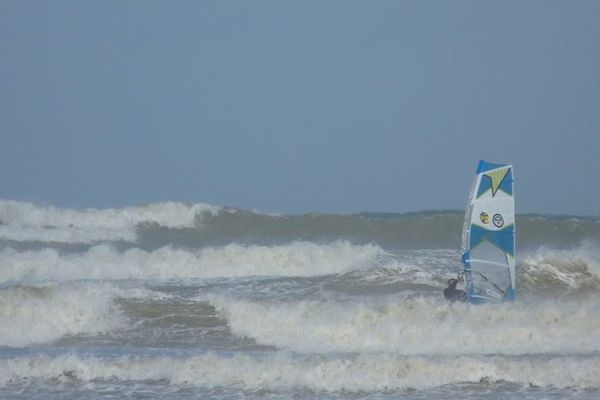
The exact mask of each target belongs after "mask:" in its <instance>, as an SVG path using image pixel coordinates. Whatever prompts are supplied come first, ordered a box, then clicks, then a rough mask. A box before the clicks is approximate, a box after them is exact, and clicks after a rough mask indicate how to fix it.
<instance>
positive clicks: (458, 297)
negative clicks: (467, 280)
mask: <svg viewBox="0 0 600 400" xmlns="http://www.w3.org/2000/svg"><path fill="white" fill-rule="evenodd" d="M460 277H461V275H460V274H459V276H458V278H460ZM458 282H459V280H458V279H457V278H450V279H448V287H447V288H446V289H444V297H445V298H446V300H448V302H450V303H454V302H455V301H462V302H466V301H467V300H468V296H467V293H466V292H465V291H464V290H460V289H457V288H456V285H458Z"/></svg>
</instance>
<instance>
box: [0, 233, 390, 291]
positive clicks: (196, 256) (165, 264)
mask: <svg viewBox="0 0 600 400" xmlns="http://www.w3.org/2000/svg"><path fill="white" fill-rule="evenodd" d="M389 259H390V258H389V256H388V254H387V253H386V252H385V251H383V250H382V249H381V248H380V247H378V246H376V245H352V244H351V243H349V242H346V241H336V242H333V243H330V244H315V243H309V242H294V243H291V244H288V245H280V246H245V245H238V244H229V245H227V246H223V247H217V248H204V249H198V250H185V249H176V248H173V247H171V246H167V247H163V248H161V249H158V250H155V251H145V250H141V249H138V248H131V249H128V250H126V251H124V252H120V251H118V250H116V249H114V248H113V247H111V246H109V245H97V246H94V247H92V248H91V249H90V250H88V251H87V252H84V253H72V254H62V253H60V252H59V251H57V250H54V249H44V250H41V251H24V252H19V251H16V250H14V249H4V250H2V251H0V271H1V275H0V277H1V278H0V280H1V282H2V283H15V282H35V281H43V280H53V281H65V280H79V279H179V278H215V277H240V276H270V275H273V276H321V275H327V274H336V273H341V272H345V271H353V270H360V269H365V268H370V267H374V266H377V265H381V264H382V263H385V262H388V261H389Z"/></svg>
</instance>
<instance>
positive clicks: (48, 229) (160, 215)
mask: <svg viewBox="0 0 600 400" xmlns="http://www.w3.org/2000/svg"><path fill="white" fill-rule="evenodd" d="M219 211H221V208H220V207H215V206H210V205H207V204H183V203H177V202H165V203H154V204H149V205H146V206H139V207H126V208H109V209H100V210H99V209H85V210H73V209H68V208H56V207H42V206H36V205H33V204H31V203H25V202H18V201H6V200H0V239H3V240H12V241H32V242H35V241H38V242H56V243H93V242H99V241H120V240H122V241H129V242H135V241H136V239H137V233H136V227H137V226H138V225H140V224H156V225H158V226H162V227H165V228H172V229H174V228H191V227H194V226H195V224H196V219H197V217H199V216H202V215H204V214H207V215H212V214H216V213H218V212H219Z"/></svg>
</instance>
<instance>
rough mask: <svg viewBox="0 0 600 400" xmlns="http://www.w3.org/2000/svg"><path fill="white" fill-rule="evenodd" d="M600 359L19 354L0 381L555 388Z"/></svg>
mask: <svg viewBox="0 0 600 400" xmlns="http://www.w3.org/2000/svg"><path fill="white" fill-rule="evenodd" d="M598 371H600V357H598V356H587V357H576V356H543V357H530V358H520V357H510V356H490V357H481V356H474V357H467V356H462V357H453V358H443V357H418V356H409V357H405V356H396V355H386V354H378V355H354V356H348V357H339V356H338V357H333V356H331V357H328V356H307V357H294V356H292V355H290V354H286V353H280V354H275V355H273V354H268V355H264V354H263V355H260V354H236V355H233V356H231V355H219V354H216V353H207V354H203V355H198V356H192V357H188V358H177V357H169V356H155V357H120V358H116V359H114V358H110V359H107V358H97V357H93V356H82V355H74V354H73V355H62V356H58V357H50V356H44V355H39V356H26V357H19V358H8V359H0V384H1V385H3V386H8V385H15V384H18V383H19V382H22V381H31V380H41V381H47V382H50V383H53V384H56V383H59V382H63V383H67V382H73V381H83V382H93V381H107V380H116V381H129V382H131V381H145V382H149V381H150V382H152V381H161V382H162V381H167V382H168V383H169V384H178V385H190V386H201V387H209V388H219V387H230V388H239V389H244V390H255V391H257V390H269V391H282V390H295V389H309V390H313V391H322V392H340V391H345V392H371V391H387V390H413V389H430V388H436V387H440V386H443V385H449V384H458V383H478V384H479V383H481V382H489V383H493V382H510V383H515V384H520V385H535V386H541V387H546V386H552V387H559V388H567V387H574V386H575V387H579V388H588V389H589V388H598V387H600V374H599V373H598Z"/></svg>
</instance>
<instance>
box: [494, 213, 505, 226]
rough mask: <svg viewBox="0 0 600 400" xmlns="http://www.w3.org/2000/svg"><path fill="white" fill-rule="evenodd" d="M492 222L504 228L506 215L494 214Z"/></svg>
mask: <svg viewBox="0 0 600 400" xmlns="http://www.w3.org/2000/svg"><path fill="white" fill-rule="evenodd" d="M492 222H493V223H494V226H495V227H496V228H502V226H503V225H504V217H502V215H500V214H494V217H493V218H492Z"/></svg>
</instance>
